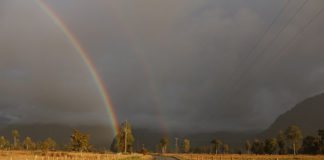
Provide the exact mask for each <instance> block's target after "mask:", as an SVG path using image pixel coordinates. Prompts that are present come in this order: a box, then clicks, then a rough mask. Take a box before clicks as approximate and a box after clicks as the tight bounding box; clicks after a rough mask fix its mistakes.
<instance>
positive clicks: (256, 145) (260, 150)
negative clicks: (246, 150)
mask: <svg viewBox="0 0 324 160" xmlns="http://www.w3.org/2000/svg"><path fill="white" fill-rule="evenodd" d="M264 148H265V143H264V142H262V141H259V140H258V139H255V140H254V141H253V145H252V149H251V150H252V152H253V153H255V154H264Z"/></svg>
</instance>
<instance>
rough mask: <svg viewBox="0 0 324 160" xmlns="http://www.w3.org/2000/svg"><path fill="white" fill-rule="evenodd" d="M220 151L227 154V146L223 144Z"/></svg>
mask: <svg viewBox="0 0 324 160" xmlns="http://www.w3.org/2000/svg"><path fill="white" fill-rule="evenodd" d="M222 150H223V153H224V154H226V153H228V152H229V147H228V144H224V145H223V148H222Z"/></svg>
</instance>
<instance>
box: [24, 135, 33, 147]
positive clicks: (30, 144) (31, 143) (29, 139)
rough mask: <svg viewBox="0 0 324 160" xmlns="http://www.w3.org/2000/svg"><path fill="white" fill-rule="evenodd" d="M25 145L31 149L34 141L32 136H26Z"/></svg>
mask: <svg viewBox="0 0 324 160" xmlns="http://www.w3.org/2000/svg"><path fill="white" fill-rule="evenodd" d="M23 146H24V148H25V149H26V150H30V149H32V147H33V141H32V140H31V138H30V137H26V138H25V140H24V142H23Z"/></svg>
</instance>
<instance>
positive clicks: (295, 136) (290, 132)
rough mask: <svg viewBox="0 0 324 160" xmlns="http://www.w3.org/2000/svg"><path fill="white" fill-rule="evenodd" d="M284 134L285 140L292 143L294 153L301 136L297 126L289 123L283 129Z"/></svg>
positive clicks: (298, 146)
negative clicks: (284, 129) (285, 128)
mask: <svg viewBox="0 0 324 160" xmlns="http://www.w3.org/2000/svg"><path fill="white" fill-rule="evenodd" d="M285 135H286V137H287V140H288V141H289V142H290V144H291V145H292V149H293V151H294V155H296V151H297V150H299V148H300V147H301V146H300V139H301V138H303V136H302V133H301V131H300V129H299V128H298V127H297V126H294V125H291V126H289V127H288V128H287V130H286V131H285Z"/></svg>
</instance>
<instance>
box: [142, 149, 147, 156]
mask: <svg viewBox="0 0 324 160" xmlns="http://www.w3.org/2000/svg"><path fill="white" fill-rule="evenodd" d="M141 153H142V154H143V155H146V154H147V149H146V148H144V147H143V148H142V149H141Z"/></svg>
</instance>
